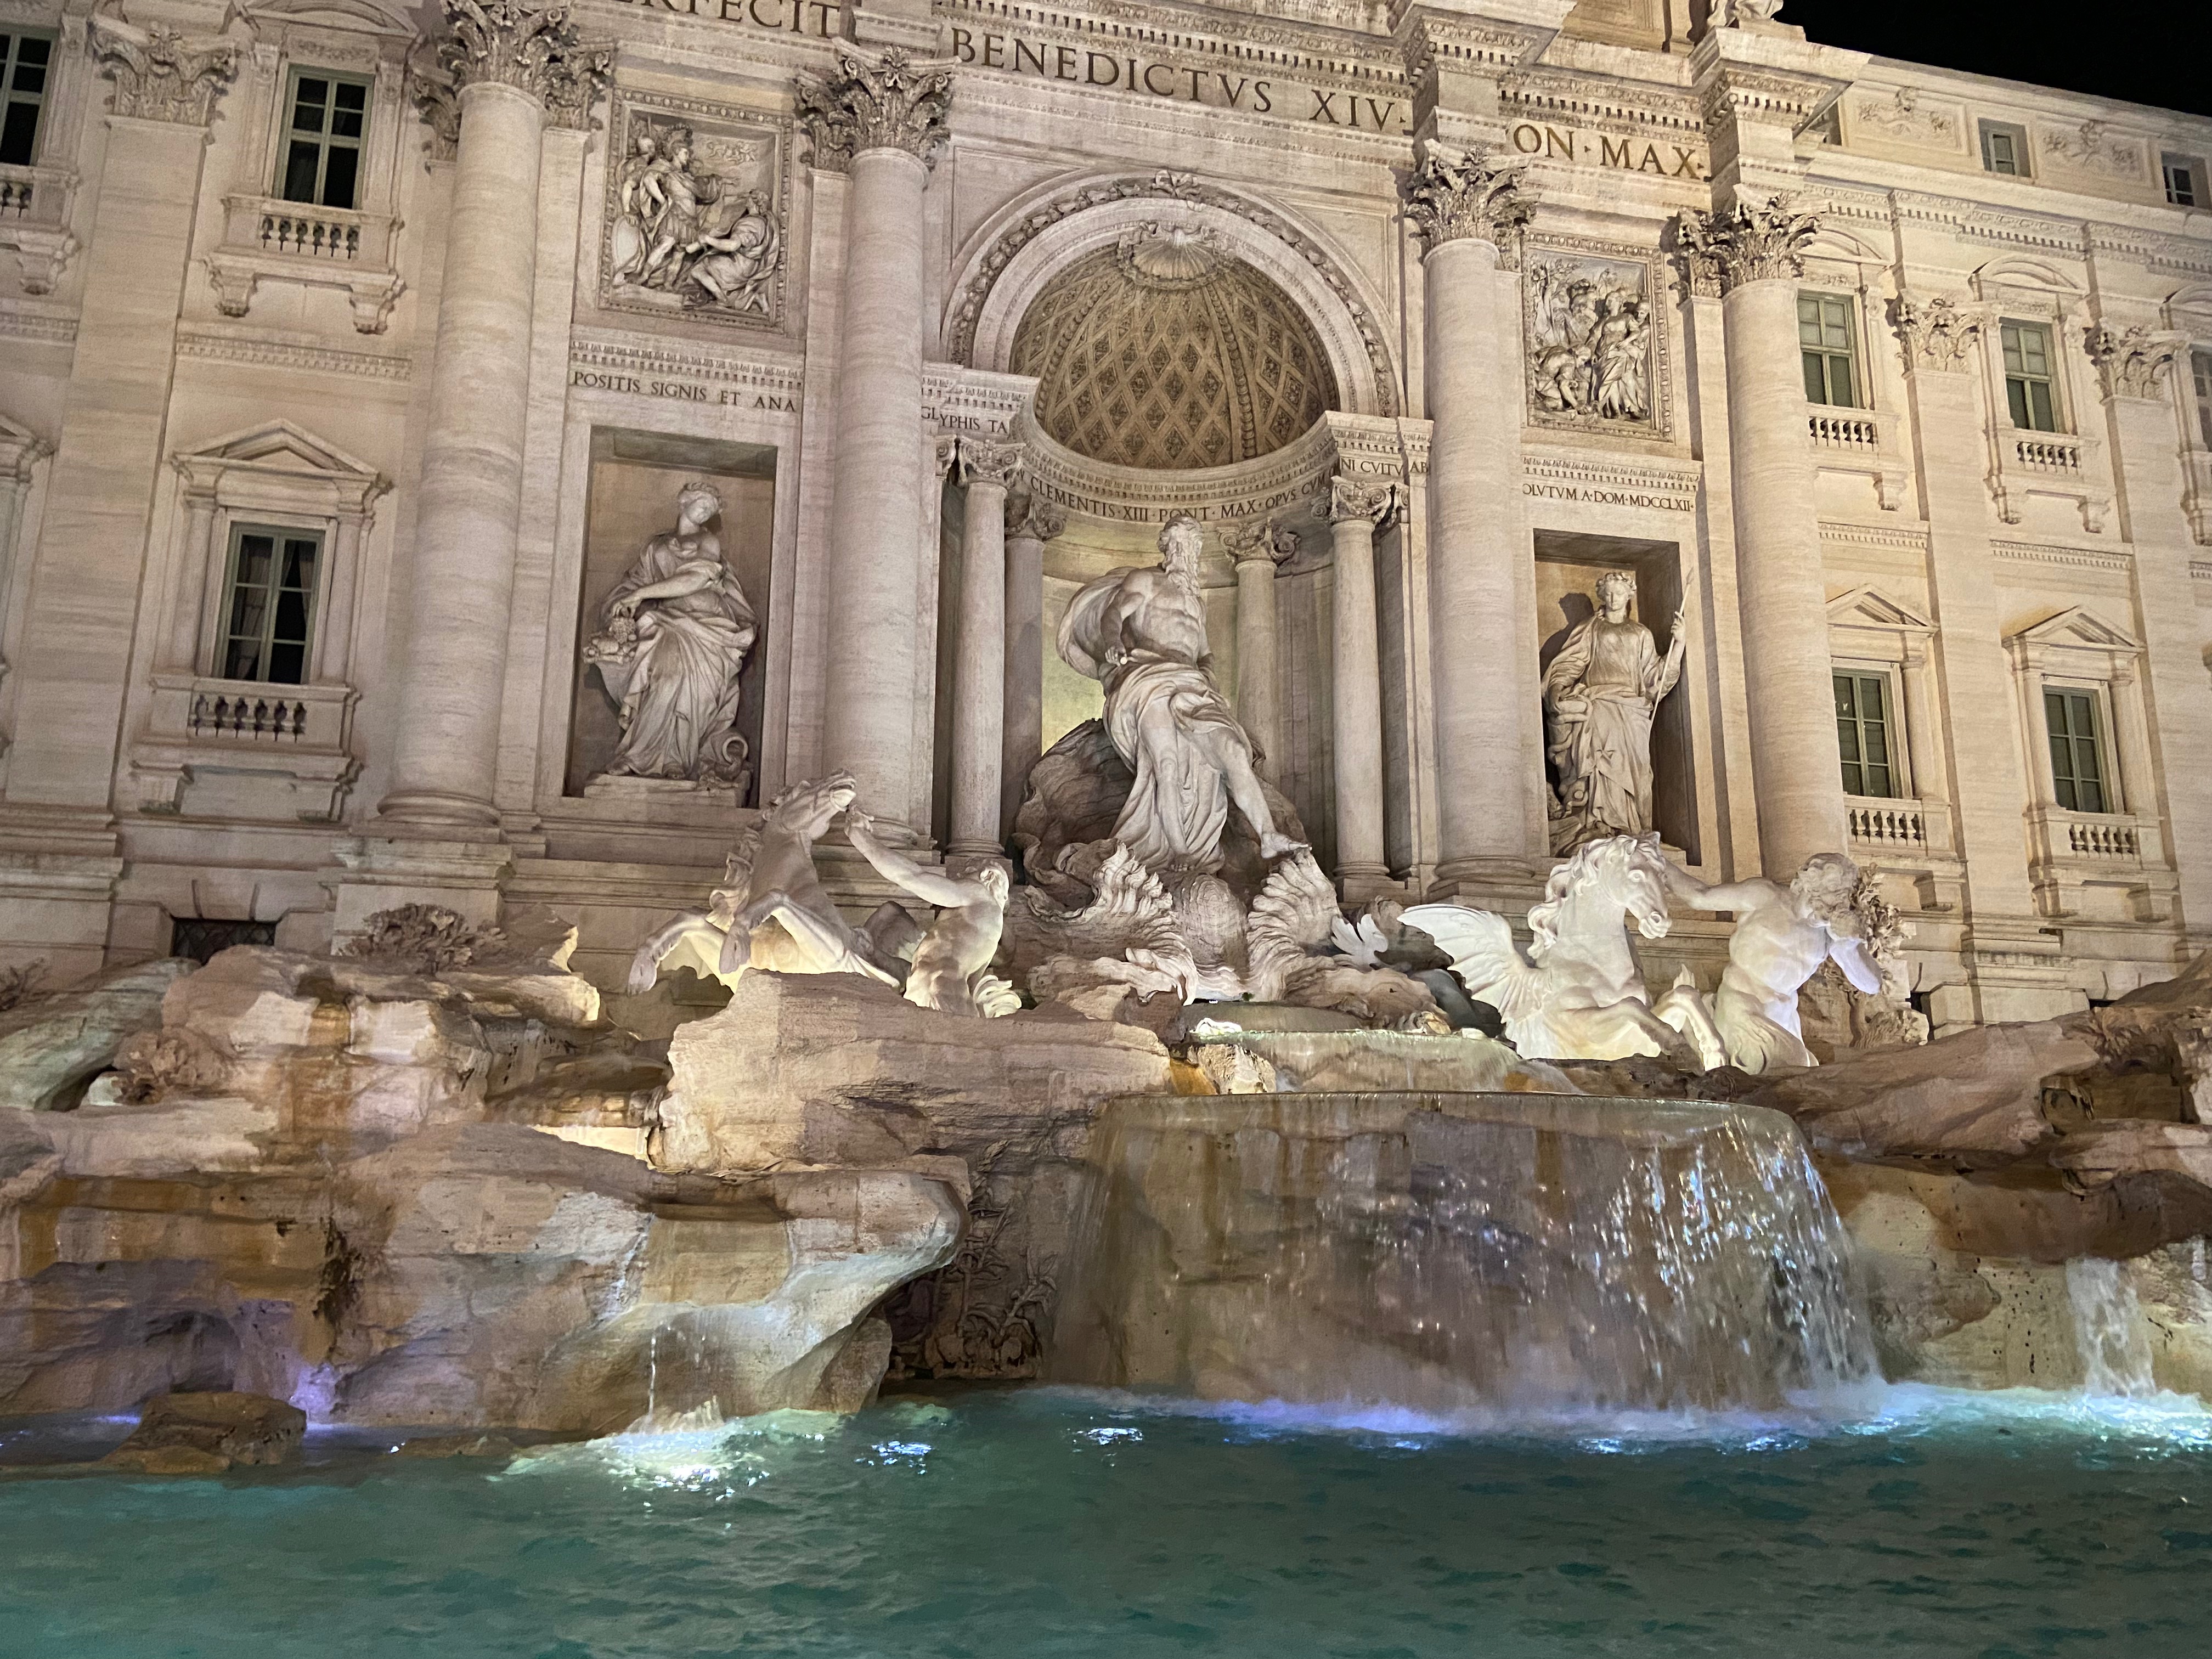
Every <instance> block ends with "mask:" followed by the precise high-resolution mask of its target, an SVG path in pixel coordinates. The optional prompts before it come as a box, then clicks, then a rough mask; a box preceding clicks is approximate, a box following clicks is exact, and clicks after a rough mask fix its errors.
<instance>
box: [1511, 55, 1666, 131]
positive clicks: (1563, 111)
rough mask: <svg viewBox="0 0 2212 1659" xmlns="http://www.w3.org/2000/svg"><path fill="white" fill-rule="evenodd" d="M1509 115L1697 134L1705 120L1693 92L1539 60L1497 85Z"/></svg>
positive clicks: (1597, 126) (1601, 128)
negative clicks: (1542, 62) (1541, 62)
mask: <svg viewBox="0 0 2212 1659" xmlns="http://www.w3.org/2000/svg"><path fill="white" fill-rule="evenodd" d="M1498 101H1499V102H1500V103H1501V104H1502V105H1504V106H1505V110H1506V112H1507V113H1508V114H1509V115H1511V114H1515V113H1517V114H1518V115H1519V116H1520V118H1522V119H1524V120H1528V121H1536V122H1545V121H1572V122H1574V123H1575V124H1576V125H1579V126H1584V127H1589V128H1592V129H1595V130H1597V131H1614V132H1627V133H1644V134H1648V133H1651V132H1662V133H1668V134H1671V135H1673V136H1674V137H1680V138H1683V139H1687V138H1691V137H1703V136H1704V134H1705V115H1704V112H1703V109H1702V108H1701V107H1700V106H1699V101H1698V99H1697V97H1696V95H1695V94H1692V93H1690V92H1686V91H1684V90H1682V89H1681V88H1675V87H1662V86H1647V85H1639V84H1638V83H1636V82H1629V81H1619V80H1614V79H1612V78H1611V77H1608V76H1595V75H1585V74H1579V73H1577V72H1575V71H1572V70H1560V69H1553V68H1552V67H1550V66H1549V65H1546V64H1539V65H1536V66H1535V67H1534V68H1532V69H1529V70H1525V71H1523V72H1522V73H1520V74H1516V75H1515V76H1512V77H1511V78H1510V80H1508V81H1507V82H1504V84H1503V85H1502V86H1501V87H1499V88H1498Z"/></svg>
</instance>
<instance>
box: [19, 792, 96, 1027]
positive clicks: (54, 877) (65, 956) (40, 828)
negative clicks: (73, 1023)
mask: <svg viewBox="0 0 2212 1659" xmlns="http://www.w3.org/2000/svg"><path fill="white" fill-rule="evenodd" d="M122 878H123V849H122V842H121V838H120V837H119V836H118V835H117V834H116V832H115V820H114V819H113V818H112V817H110V816H109V815H108V814H107V813H106V812H105V811H78V810H75V809H72V808H69V807H37V806H10V807H7V808H5V809H0V967H7V968H20V967H24V966H27V965H28V964H30V963H34V962H43V963H46V970H45V972H44V973H42V974H41V975H40V978H39V983H40V986H42V987H46V988H47V989H53V988H56V987H61V986H65V985H71V984H75V983H76V981H80V980H85V979H90V978H91V977H93V976H94V975H96V974H98V973H99V972H100V970H101V969H103V968H105V967H106V965H107V933H108V927H109V924H110V923H111V922H112V921H113V919H114V913H115V889H116V885H117V884H118V882H120V881H121V879H122Z"/></svg>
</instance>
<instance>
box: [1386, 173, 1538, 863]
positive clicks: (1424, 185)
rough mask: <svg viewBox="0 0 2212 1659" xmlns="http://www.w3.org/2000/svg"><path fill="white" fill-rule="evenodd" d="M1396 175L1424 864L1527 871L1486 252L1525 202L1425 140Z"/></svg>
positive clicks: (1494, 253)
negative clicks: (1426, 774)
mask: <svg viewBox="0 0 2212 1659" xmlns="http://www.w3.org/2000/svg"><path fill="white" fill-rule="evenodd" d="M1404 191H1405V198H1406V214H1407V217H1408V218H1409V219H1411V220H1412V221H1413V228H1414V230H1415V232H1416V233H1417V234H1419V237H1420V239H1421V242H1422V246H1423V247H1424V249H1425V257H1424V258H1423V261H1422V270H1423V272H1424V276H1425V281H1424V286H1423V293H1424V295H1425V309H1426V316H1427V331H1426V334H1425V337H1424V345H1423V361H1424V362H1425V371H1426V385H1427V404H1428V416H1429V419H1430V421H1431V423H1432V428H1433V430H1432V432H1431V437H1430V441H1429V617H1430V622H1429V629H1430V636H1431V648H1432V653H1433V655H1432V667H1431V685H1432V687H1433V690H1434V693H1435V698H1436V711H1437V715H1436V718H1437V807H1438V812H1439V817H1440V819H1441V822H1440V823H1439V825H1438V833H1439V841H1440V845H1439V848H1438V851H1439V857H1438V860H1437V879H1438V881H1439V883H1440V884H1441V885H1442V886H1443V887H1444V888H1446V889H1448V890H1462V889H1464V888H1468V887H1470V886H1477V887H1479V886H1480V885H1482V884H1485V883H1488V882H1494V881H1497V880H1505V881H1513V880H1516V879H1521V880H1525V879H1526V878H1528V876H1529V875H1530V874H1531V873H1533V871H1534V866H1536V865H1537V864H1538V863H1539V862H1541V861H1543V860H1545V859H1546V857H1547V844H1546V836H1545V824H1544V804H1543V796H1542V793H1541V791H1542V787H1543V777H1544V769H1543V738H1542V732H1541V727H1540V725H1539V722H1538V720H1537V708H1538V695H1537V687H1536V648H1537V641H1536V592H1535V573H1534V565H1533V554H1532V551H1531V550H1530V548H1529V545H1528V519H1527V514H1526V513H1525V512H1524V511H1523V508H1522V495H1521V427H1522V408H1523V404H1524V399H1523V396H1522V378H1521V374H1522V364H1521V301H1520V277H1519V275H1518V273H1517V271H1516V270H1510V269H1502V268H1501V264H1502V262H1501V259H1500V257H1499V244H1500V241H1501V240H1505V241H1512V240H1515V239H1516V233H1517V232H1518V230H1519V228H1520V227H1522V225H1524V224H1526V223H1527V222H1528V218H1529V214H1530V211H1531V209H1530V204H1529V202H1528V197H1527V196H1526V194H1525V192H1524V191H1523V189H1522V180H1521V177H1520V173H1519V170H1518V168H1517V167H1516V166H1514V165H1512V164H1505V165H1499V164H1497V163H1493V162H1492V161H1490V160H1488V159H1487V158H1485V157H1482V156H1479V155H1464V154H1461V153H1459V152H1456V151H1453V150H1450V149H1445V148H1443V147H1442V146H1440V145H1437V144H1435V143H1425V144H1424V145H1423V147H1422V151H1421V157H1420V161H1419V165H1418V166H1417V167H1415V168H1414V169H1413V172H1412V173H1410V174H1409V175H1407V179H1406V180H1405V184H1404ZM1515 263H1516V264H1517V263H1518V262H1517V260H1516V262H1515Z"/></svg>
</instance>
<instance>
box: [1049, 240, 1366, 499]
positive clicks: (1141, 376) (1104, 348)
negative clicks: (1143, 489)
mask: <svg viewBox="0 0 2212 1659" xmlns="http://www.w3.org/2000/svg"><path fill="white" fill-rule="evenodd" d="M1012 369H1013V372H1014V373H1015V374H1031V375H1035V376H1036V380H1037V391H1036V404H1035V411H1036V422H1037V424H1038V425H1039V426H1040V427H1042V428H1043V429H1044V431H1045V432H1046V433H1047V434H1048V435H1050V436H1051V437H1052V438H1053V439H1054V441H1057V442H1059V443H1060V444H1063V445H1065V446H1066V447H1067V448H1069V449H1071V450H1073V451H1074V452H1075V453H1077V454H1079V455H1082V456H1085V457H1087V458H1089V459H1091V460H1094V461H1101V462H1104V463H1106V464H1108V465H1114V466H1125V467H1131V468H1135V469H1139V470H1148V471H1194V470H1196V469H1200V468H1204V467H1219V466H1233V465H1237V463H1239V462H1242V461H1249V460H1256V459H1259V458H1260V457H1261V456H1263V455H1268V454H1272V453H1274V452H1275V451H1276V450H1279V449H1281V448H1283V447H1285V446H1287V445H1289V444H1291V443H1292V442H1295V441H1297V439H1298V438H1300V437H1302V436H1304V435H1305V433H1306V432H1307V431H1308V430H1309V429H1310V428H1311V427H1312V426H1313V424H1314V422H1316V420H1318V419H1319V418H1320V417H1321V416H1322V413H1323V412H1324V411H1325V410H1330V409H1334V408H1337V407H1339V393H1338V388H1337V382H1336V375H1335V373H1334V370H1333V369H1332V368H1331V367H1330V365H1329V357H1328V350H1327V349H1326V348H1325V347H1324V346H1323V345H1322V341H1321V337H1320V336H1319V335H1318V334H1317V333H1316V331H1315V330H1314V326H1313V325H1312V323H1311V322H1310V321H1309V320H1308V319H1307V318H1306V315H1305V313H1304V311H1303V310H1302V309H1300V307H1298V305H1297V302H1296V301H1293V300H1292V299H1291V296H1290V295H1288V294H1286V293H1285V292H1284V291H1283V289H1282V288H1281V287H1280V286H1279V285H1278V284H1277V283H1275V282H1274V280H1273V278H1271V277H1269V276H1267V275H1266V274H1265V273H1264V272H1262V271H1261V270H1258V269H1256V268H1255V267H1254V266H1253V265H1251V264H1248V263H1246V262H1245V261H1244V260H1243V259H1240V258H1237V257H1236V256H1235V255H1234V254H1233V253H1231V252H1228V251H1227V250H1226V249H1225V248H1224V247H1223V246H1220V244H1219V242H1218V240H1217V239H1216V238H1215V237H1213V236H1212V235H1210V234H1207V233H1206V231H1204V230H1202V229H1197V228H1191V227H1187V226H1182V225H1144V226H1133V227H1131V228H1129V229H1128V230H1127V232H1126V233H1125V234H1123V235H1122V236H1121V238H1120V239H1119V240H1117V241H1116V242H1115V243H1114V244H1113V245H1111V246H1106V247H1103V248H1097V249H1095V250H1093V251H1092V252H1089V253H1086V254H1084V255H1083V256H1082V257H1080V258H1077V259H1075V260H1074V261H1073V262H1072V263H1070V264H1068V265H1066V267H1065V268H1064V269H1063V270H1060V272H1059V273H1058V274H1057V275H1055V276H1054V277H1052V279H1051V280H1050V281H1049V282H1048V283H1046V284H1045V285H1044V287H1043V288H1042V289H1041V290H1040V291H1039V292H1038V294H1037V295H1036V299H1034V300H1033V301H1030V305H1029V307H1028V308H1027V309H1026V310H1025V311H1024V313H1022V320H1021V323H1020V325H1019V326H1018V328H1017V330H1016V331H1015V334H1014V346H1013V357H1012Z"/></svg>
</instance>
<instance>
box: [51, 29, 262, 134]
mask: <svg viewBox="0 0 2212 1659" xmlns="http://www.w3.org/2000/svg"><path fill="white" fill-rule="evenodd" d="M85 42H86V45H87V46H88V48H89V49H90V51H91V52H92V55H93V56H94V58H98V59H99V60H100V63H101V64H103V65H105V66H106V70H107V74H108V77H109V78H110V79H111V80H112V81H113V82H115V106H114V109H115V113H116V114H118V115H121V116H126V117H130V118H135V119H137V120H141V121H173V122H175V123H176V124H177V125H179V126H188V127H204V126H206V125H208V123H209V122H210V121H211V120H213V119H214V118H215V106H216V102H217V101H218V100H220V99H221V98H222V93H223V88H225V87H227V86H228V85H229V84H230V77H231V76H233V75H234V74H235V73H236V72H237V70H238V48H237V47H236V46H233V45H232V44H231V43H230V42H229V41H228V40H199V41H187V40H185V37H184V36H183V35H181V34H179V33H177V31H176V30H174V29H172V28H165V27H162V26H161V24H159V23H153V24H149V26H148V27H145V28H143V29H137V28H133V27H131V26H130V25H129V24H128V23H122V22H118V21H115V20H114V19H112V18H109V17H99V16H94V17H91V18H88V19H87V20H86V28H85Z"/></svg>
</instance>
